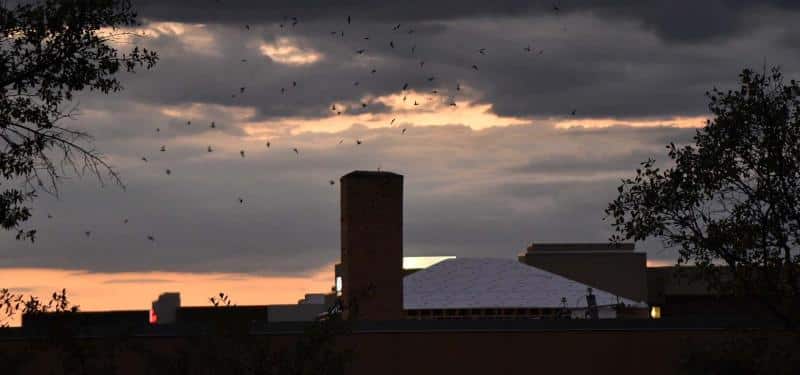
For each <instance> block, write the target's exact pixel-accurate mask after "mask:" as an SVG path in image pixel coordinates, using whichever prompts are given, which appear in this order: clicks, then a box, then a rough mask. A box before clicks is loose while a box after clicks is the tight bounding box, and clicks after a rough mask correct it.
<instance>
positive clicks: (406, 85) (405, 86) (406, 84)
mask: <svg viewBox="0 0 800 375" xmlns="http://www.w3.org/2000/svg"><path fill="white" fill-rule="evenodd" d="M407 88H408V83H404V84H403V91H405V90H406V89H407Z"/></svg>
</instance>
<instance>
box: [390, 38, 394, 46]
mask: <svg viewBox="0 0 800 375" xmlns="http://www.w3.org/2000/svg"><path fill="white" fill-rule="evenodd" d="M389 47H392V48H394V41H393V40H390V41H389Z"/></svg>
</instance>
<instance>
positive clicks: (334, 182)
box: [328, 180, 336, 185]
mask: <svg viewBox="0 0 800 375" xmlns="http://www.w3.org/2000/svg"><path fill="white" fill-rule="evenodd" d="M328 183H330V184H331V185H335V184H336V181H334V180H330V181H328Z"/></svg>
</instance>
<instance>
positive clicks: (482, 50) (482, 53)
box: [478, 48, 486, 55]
mask: <svg viewBox="0 0 800 375" xmlns="http://www.w3.org/2000/svg"><path fill="white" fill-rule="evenodd" d="M478 53H480V54H481V55H485V54H486V48H481V49H479V50H478Z"/></svg>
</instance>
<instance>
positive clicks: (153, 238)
mask: <svg viewBox="0 0 800 375" xmlns="http://www.w3.org/2000/svg"><path fill="white" fill-rule="evenodd" d="M147 239H148V240H150V242H155V241H156V238H155V237H153V236H147Z"/></svg>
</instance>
